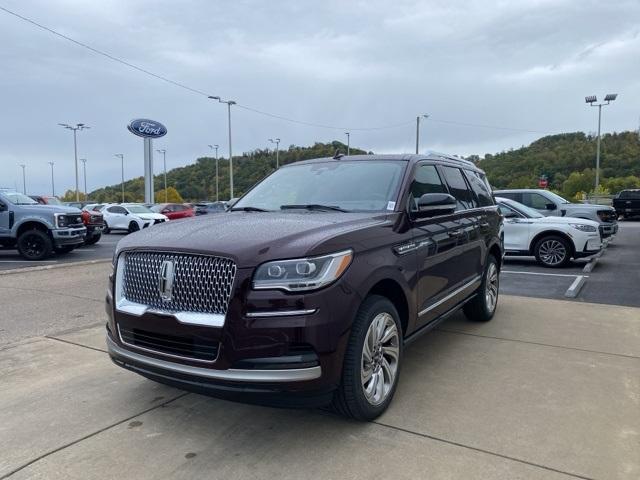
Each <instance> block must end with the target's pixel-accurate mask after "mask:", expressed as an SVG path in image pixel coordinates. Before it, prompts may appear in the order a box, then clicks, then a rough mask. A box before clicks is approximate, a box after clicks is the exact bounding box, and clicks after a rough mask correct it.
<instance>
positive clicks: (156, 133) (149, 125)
mask: <svg viewBox="0 0 640 480" xmlns="http://www.w3.org/2000/svg"><path fill="white" fill-rule="evenodd" d="M127 128H128V129H129V131H130V132H131V133H133V134H134V135H138V136H139V137H145V138H160V137H163V136H165V135H166V134H167V127H165V126H164V125H162V124H161V123H160V122H156V121H154V120H149V119H148V118H136V119H135V120H131V122H130V123H129V125H127Z"/></svg>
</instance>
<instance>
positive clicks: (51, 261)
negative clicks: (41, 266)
mask: <svg viewBox="0 0 640 480" xmlns="http://www.w3.org/2000/svg"><path fill="white" fill-rule="evenodd" d="M0 263H28V264H31V263H32V262H29V261H27V260H0ZM38 263H58V260H39V261H38Z"/></svg>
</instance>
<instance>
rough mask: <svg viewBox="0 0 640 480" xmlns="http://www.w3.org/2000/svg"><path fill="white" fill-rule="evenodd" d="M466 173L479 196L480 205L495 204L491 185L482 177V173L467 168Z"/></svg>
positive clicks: (472, 187)
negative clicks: (490, 188)
mask: <svg viewBox="0 0 640 480" xmlns="http://www.w3.org/2000/svg"><path fill="white" fill-rule="evenodd" d="M464 173H465V175H466V177H467V180H468V181H469V185H471V189H472V190H473V192H474V193H475V194H476V196H477V197H478V202H479V203H480V206H481V207H488V206H489V205H493V198H492V197H491V192H490V191H489V187H488V186H487V184H486V182H485V181H484V179H482V178H481V177H480V174H479V173H478V172H474V171H470V170H465V171H464Z"/></svg>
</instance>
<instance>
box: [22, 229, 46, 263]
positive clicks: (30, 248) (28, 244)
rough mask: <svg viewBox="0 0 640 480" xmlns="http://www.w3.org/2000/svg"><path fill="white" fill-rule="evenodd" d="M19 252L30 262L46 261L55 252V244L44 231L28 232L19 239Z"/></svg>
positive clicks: (34, 230)
mask: <svg viewBox="0 0 640 480" xmlns="http://www.w3.org/2000/svg"><path fill="white" fill-rule="evenodd" d="M17 247H18V252H19V253H20V255H22V257H23V258H25V259H26V260H30V261H38V260H44V259H45V258H47V257H48V256H49V255H51V252H52V250H53V242H52V241H51V238H49V235H47V233H46V232H43V231H42V230H37V229H33V230H27V231H26V232H24V233H22V234H21V235H20V236H19V237H18V242H17Z"/></svg>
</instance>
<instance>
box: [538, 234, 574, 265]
mask: <svg viewBox="0 0 640 480" xmlns="http://www.w3.org/2000/svg"><path fill="white" fill-rule="evenodd" d="M533 254H534V255H535V256H536V260H537V261H538V263H539V264H540V265H542V266H543V267H548V268H561V267H566V266H567V265H568V264H569V262H570V261H571V256H572V255H573V248H572V247H571V244H570V243H569V242H568V241H567V240H566V239H564V238H563V237H559V236H558V235H549V236H547V237H542V238H541V239H540V240H538V241H537V242H536V245H535V247H533Z"/></svg>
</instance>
